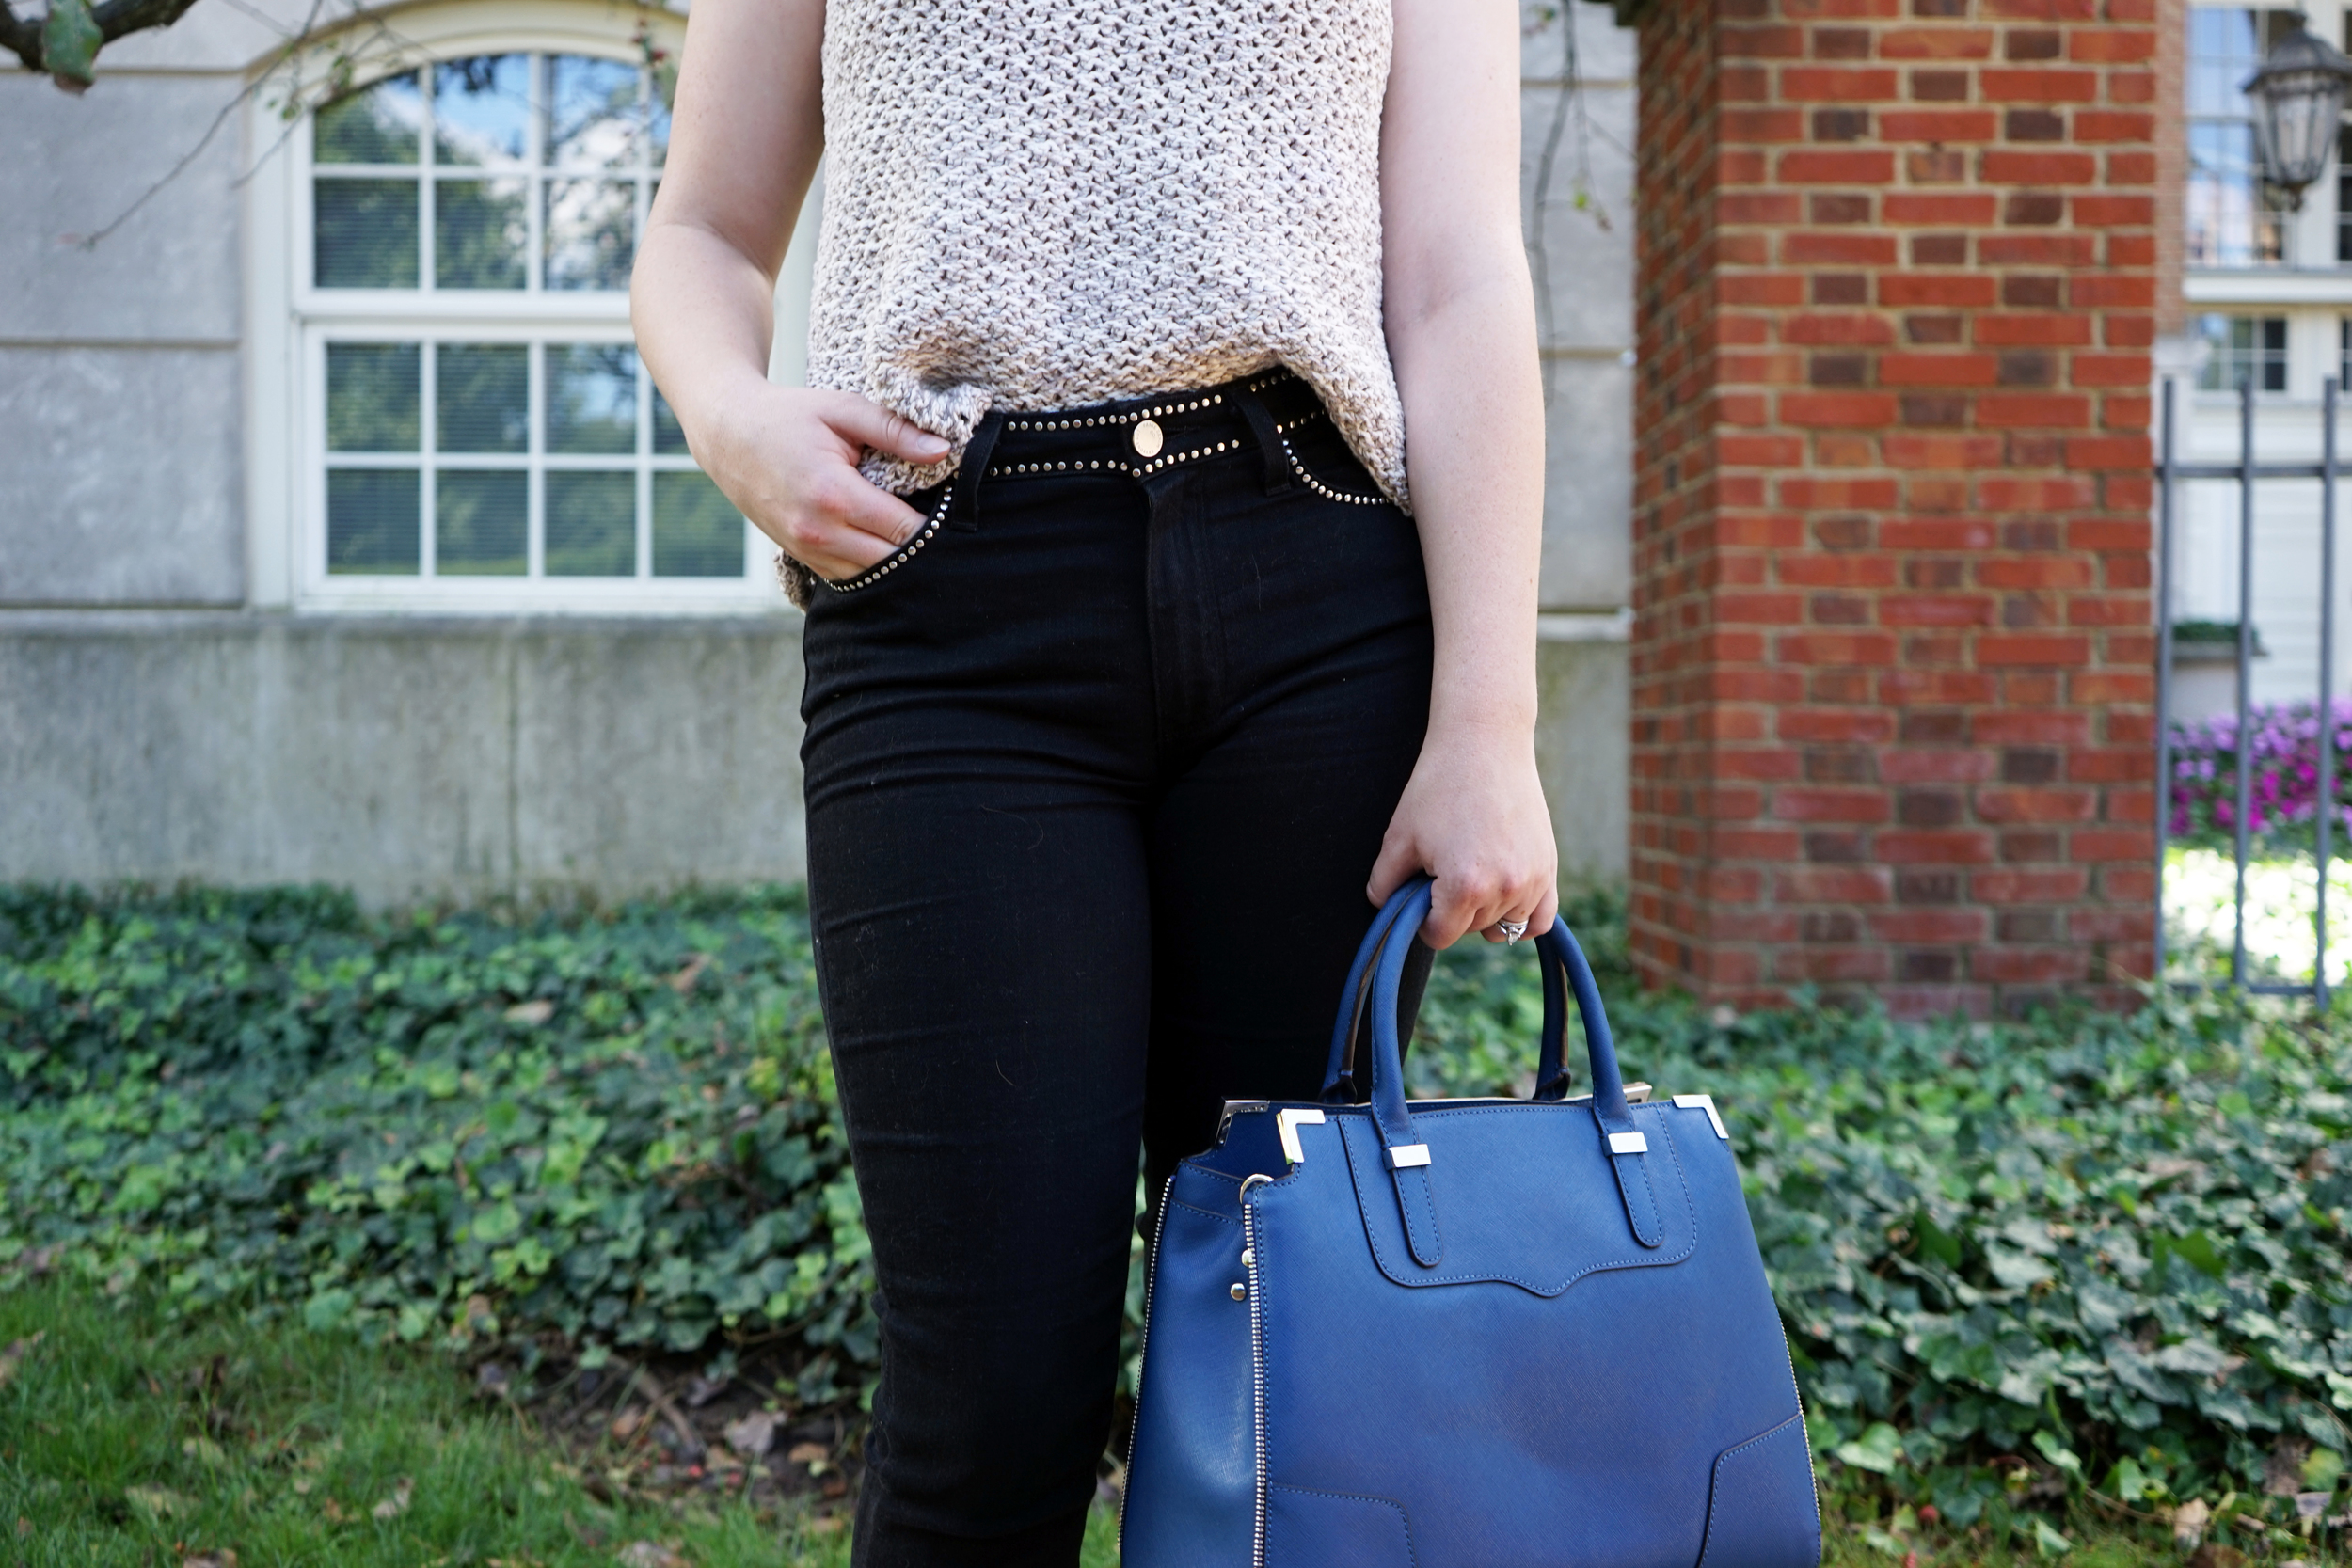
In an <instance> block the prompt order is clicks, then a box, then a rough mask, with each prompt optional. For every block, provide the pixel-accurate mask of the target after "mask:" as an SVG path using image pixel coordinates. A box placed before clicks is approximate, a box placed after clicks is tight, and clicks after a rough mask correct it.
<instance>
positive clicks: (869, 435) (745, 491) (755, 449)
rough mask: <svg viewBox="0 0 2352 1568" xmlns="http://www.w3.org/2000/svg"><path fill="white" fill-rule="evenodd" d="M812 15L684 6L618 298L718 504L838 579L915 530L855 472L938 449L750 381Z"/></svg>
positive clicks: (767, 310)
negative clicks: (640, 215) (882, 457)
mask: <svg viewBox="0 0 2352 1568" xmlns="http://www.w3.org/2000/svg"><path fill="white" fill-rule="evenodd" d="M824 26H825V6H824V0H697V3H696V4H695V6H694V8H693V12H692V15H691V17H690V18H689V19H688V22H687V24H686V49H685V53H684V55H683V57H682V58H681V59H680V61H679V69H678V85H677V103H676V110H675V115H674V116H673V118H672V121H671V131H670V152H669V159H668V163H667V165H666V166H665V167H664V169H663V171H662V178H661V191H660V196H659V197H658V198H656V200H655V202H654V206H653V213H652V215H651V216H650V217H649V218H648V219H647V222H646V226H645V241H644V245H642V246H640V247H639V249H638V252H637V267H636V273H635V276H634V277H632V279H631V280H630V283H629V319H630V320H631V322H632V323H633V324H634V325H635V326H636V329H637V347H638V352H639V353H641V354H643V355H644V359H645V365H646V368H647V369H648V370H650V371H651V372H653V378H654V381H655V382H656V383H657V384H658V385H659V386H660V388H661V391H662V395H663V396H664V397H666V398H668V399H669V402H670V406H671V408H672V409H674V410H675V412H676V414H677V417H678V424H679V426H680V427H681V428H682V429H683V430H684V431H685V433H686V443H687V446H688V447H689V448H690V449H691V451H693V453H694V460H695V461H696V462H697V463H700V464H701V465H702V467H703V469H704V471H705V472H707V473H708V474H709V475H710V477H711V478H712V479H713V480H715V481H717V483H718V485H719V488H720V489H722V490H723V491H725V492H726V494H727V498H728V499H730V500H732V501H734V502H735V504H736V505H738V506H739V507H741V508H742V509H743V513H744V515H746V516H748V517H750V518H751V520H752V521H753V522H754V523H755V524H756V525H757V526H758V527H759V529H760V530H761V531H763V532H765V533H766V534H767V535H768V536H769V537H770V538H771V539H773V540H775V542H776V543H777V544H778V545H780V546H783V547H784V549H785V550H786V551H787V552H788V553H789V554H791V555H793V556H794V557H796V558H798V559H799V560H801V561H803V562H806V563H807V564H808V565H809V566H811V567H813V568H814V569H815V570H816V571H817V572H818V573H819V574H820V575H822V576H825V577H829V578H844V577H852V576H855V575H856V574H857V573H858V572H860V571H863V570H864V569H865V568H866V567H868V566H870V565H872V564H873V563H874V562H877V561H880V560H882V558H883V557H885V556H887V555H888V554H889V553H890V552H891V551H892V550H893V549H895V548H896V547H897V546H898V545H899V544H900V543H901V542H903V541H904V540H905V539H906V538H907V537H908V536H909V535H911V534H912V533H913V532H914V530H915V528H916V527H917V526H919V524H920V522H921V518H920V517H919V515H917V514H916V513H915V512H914V509H913V508H911V507H909V506H908V505H907V504H906V503H905V502H903V501H901V500H899V499H898V498H896V497H895V496H890V495H886V494H884V493H883V492H882V491H880V490H878V489H876V488H875V487H874V486H873V485H871V484H869V483H866V480H865V478H864V477H863V476H861V475H860V474H859V473H858V471H857V463H858V460H859V458H860V457H861V456H862V455H863V454H864V449H866V448H868V447H872V448H876V449H878V450H880V451H886V452H889V453H891V454H893V455H894V456H898V457H904V458H910V459H913V460H914V461H916V462H936V461H938V460H939V459H940V458H942V457H944V456H946V451H947V443H946V442H945V441H943V440H941V439H940V438H939V437H937V436H930V435H928V434H927V433H925V432H923V431H920V430H917V429H915V428H914V426H913V425H911V424H909V423H907V421H906V420H902V419H900V418H899V417H898V416H897V415H895V414H891V413H888V412H886V411H884V410H882V409H881V408H879V407H877V406H875V405H874V404H872V403H869V402H868V401H866V399H865V398H862V397H859V396H857V395H856V394H854V393H850V392H818V391H807V390H803V389H798V388H780V387H775V386H771V385H770V383H769V381H768V350H769V345H770V341H771V339H772V338H773V337H774V335H775V315H774V298H775V287H776V272H777V269H778V268H780V267H782V266H783V265H784V253H785V249H786V247H787V245H790V244H791V241H792V223H793V219H794V218H795V217H796V216H797V215H798V214H799V213H800V209H801V200H802V198H803V197H805V196H806V195H807V194H808V186H809V181H810V180H811V179H812V178H813V177H814V176H815V174H816V172H817V161H818V157H819V155H820V154H821V153H822V152H823V150H824V119H823V108H822V94H821V91H820V78H819V68H818V56H819V50H820V47H821V45H822V43H823V39H824Z"/></svg>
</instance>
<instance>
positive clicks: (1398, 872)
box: [1364, 834, 1421, 904]
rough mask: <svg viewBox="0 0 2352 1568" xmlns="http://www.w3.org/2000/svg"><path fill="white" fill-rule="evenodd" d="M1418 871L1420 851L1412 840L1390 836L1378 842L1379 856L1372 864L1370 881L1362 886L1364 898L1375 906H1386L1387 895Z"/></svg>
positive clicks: (1419, 867)
mask: <svg viewBox="0 0 2352 1568" xmlns="http://www.w3.org/2000/svg"><path fill="white" fill-rule="evenodd" d="M1420 869H1421V850H1420V849H1419V848H1418V847H1416V846H1415V845H1414V843H1413V841H1412V839H1411V838H1409V837H1406V836H1405V835H1402V834H1391V835H1390V836H1388V837H1387V838H1384V839H1382V840H1381V841H1380V855H1379V858H1378V859H1376V860H1375V861H1374V862H1373V863H1372V880H1370V881H1369V882H1366V883H1365V884H1364V896H1365V897H1367V898H1369V899H1371V900H1372V901H1373V902H1374V903H1375V904H1386V903H1387V902H1388V901H1389V895H1391V894H1392V893H1394V892H1395V891H1396V890H1397V889H1398V888H1401V887H1403V886H1404V885H1405V879H1406V878H1407V877H1410V876H1411V875H1412V874H1413V873H1414V872H1416V871H1419V870H1420Z"/></svg>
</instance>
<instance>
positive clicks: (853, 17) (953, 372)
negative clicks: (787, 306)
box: [809, 0, 1405, 501]
mask: <svg viewBox="0 0 2352 1568" xmlns="http://www.w3.org/2000/svg"><path fill="white" fill-rule="evenodd" d="M1390 41H1391V19H1390V11H1389V0H965V3H961V4H949V3H947V0H831V3H830V6H829V8H828V13H827V17H826V23H825V43H824V93H825V134H826V149H827V153H826V170H825V199H824V207H825V214H824V226H823V233H822V236H821V239H820V242H819V245H818V261H817V287H816V297H815V300H814V303H813V307H812V312H811V321H810V334H809V338H810V342H809V379H810V382H811V384H812V385H816V386H819V387H829V388H840V389H845V390H850V391H856V392H861V393H864V394H865V395H866V396H868V397H871V398H873V399H874V400H875V401H877V402H878V403H880V404H882V405H883V406H885V407H888V408H892V409H894V410H896V411H898V413H901V414H903V415H905V416H906V417H907V418H908V419H910V420H914V422H915V423H916V424H919V425H921V426H923V427H924V428H926V429H929V430H932V431H936V432H938V433H939V434H941V435H943V436H947V437H948V438H949V439H950V440H951V441H953V442H954V443H956V446H957V448H958V450H959V451H961V445H962V443H963V441H964V440H965V439H966V438H967V437H969V436H970V435H971V433H972V431H973V430H974V428H975V427H976V426H977V424H978V422H979V420H980V418H981V416H982V415H983V414H985V413H986V411H987V410H988V409H989V408H990V407H991V406H1001V407H1005V408H1008V409H1030V410H1036V409H1050V408H1063V407H1073V406H1079V405H1083V404H1093V403H1101V402H1105V401H1108V400H1111V399H1115V398H1121V397H1130V396H1136V395H1140V394H1145V393H1150V392H1155V391H1163V390H1168V389H1171V388H1183V387H1196V386H1203V385H1208V384H1211V383H1215V382H1220V381H1224V380H1228V379H1231V378H1232V377H1234V376H1238V375H1244V374H1248V373H1249V372H1253V371H1257V370H1260V369H1263V368H1264V367H1266V366H1268V365H1272V364H1275V363H1281V364H1285V365H1288V366H1289V367H1290V368H1291V369H1292V370H1294V371H1295V372H1298V373H1299V374H1300V375H1302V376H1304V377H1305V378H1306V379H1307V380H1308V381H1309V382H1310V383H1311V384H1312V385H1313V386H1314V387H1315V388H1316V390H1317V391H1318V392H1320V393H1321V394H1322V397H1323V399H1324V402H1325V403H1326V404H1327V406H1328V407H1329V408H1330V410H1331V413H1332V417H1333V419H1334V420H1336V421H1337V423H1338V424H1339V427H1340V429H1341V430H1342V431H1343V433H1344V434H1345V435H1346V436H1347V438H1348V440H1349V443H1350V444H1351V446H1353V447H1354V448H1355V450H1356V451H1357V453H1358V455H1359V457H1361V458H1362V459H1363V461H1364V463H1365V465H1366V467H1369V468H1370V469H1371V471H1372V473H1373V475H1374V477H1375V479H1377V480H1378V481H1379V482H1380V483H1381V485H1382V486H1383V488H1385V489H1386V490H1388V491H1389V493H1390V494H1391V496H1392V497H1394V498H1395V499H1398V500H1400V501H1402V500H1403V499H1405V451H1404V448H1405V441H1404V416H1403V411H1402V408H1401V406H1400V404H1399V402H1398V399H1397V392H1396V383H1395V376H1394V373H1393V372H1392V370H1391V366H1390V362H1389V356H1388V350H1387V343H1386V339H1385V336H1384V335H1383V332H1382V328H1381V314H1380V190H1379V153H1380V113H1381V101H1382V97H1383V94H1384V92H1385V90H1386V86H1387V81H1388V71H1389V51H1390ZM949 461H950V462H951V463H952V461H953V459H952V458H951V459H950V460H949ZM945 467H946V466H945V465H943V466H941V467H931V468H928V469H919V470H918V469H914V468H911V467H903V466H899V465H894V464H884V463H881V462H877V463H875V464H874V465H873V466H871V467H869V470H868V471H869V473H870V474H871V475H872V477H874V478H875V479H877V480H878V481H879V482H881V483H884V484H887V485H888V486H889V487H891V488H892V489H895V490H900V491H905V490H910V489H914V488H918V487H919V486H920V485H922V484H923V483H928V482H930V481H932V480H935V479H937V478H938V477H939V476H940V475H941V474H942V472H944V471H945Z"/></svg>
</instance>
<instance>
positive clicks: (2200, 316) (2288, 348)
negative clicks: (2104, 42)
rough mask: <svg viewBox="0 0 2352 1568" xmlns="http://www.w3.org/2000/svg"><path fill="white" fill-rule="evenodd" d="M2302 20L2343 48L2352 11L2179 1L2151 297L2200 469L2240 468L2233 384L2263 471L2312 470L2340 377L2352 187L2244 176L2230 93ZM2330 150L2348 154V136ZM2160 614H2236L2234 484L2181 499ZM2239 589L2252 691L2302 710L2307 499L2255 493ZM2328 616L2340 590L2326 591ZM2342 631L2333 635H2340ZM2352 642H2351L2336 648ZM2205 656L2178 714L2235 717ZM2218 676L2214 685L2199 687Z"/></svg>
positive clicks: (2249, 170)
mask: <svg viewBox="0 0 2352 1568" xmlns="http://www.w3.org/2000/svg"><path fill="white" fill-rule="evenodd" d="M2297 14H2301V15H2303V16H2305V17H2306V18H2307V19H2308V25H2309V26H2310V28H2311V30H2312V32H2314V33H2316V34H2318V35H2319V36H2320V37H2322V38H2326V39H2330V40H2336V41H2337V42H2339V43H2343V42H2345V41H2352V7H2346V6H2344V5H2342V4H2340V3H2339V0H2315V3H2314V4H2312V5H2309V6H2305V7H2301V8H2288V7H2265V8H2249V7H2245V6H2236V5H2227V6H2224V5H2205V4H2201V3H2192V4H2190V5H2188V7H2187V8H2186V9H2185V13H2184V15H2183V17H2182V22H2181V30H2182V35H2183V38H2184V41H2185V49H2184V71H2183V79H2182V81H2181V84H2180V90H2181V96H2180V103H2181V105H2182V108H2183V111H2184V121H2185V138H2186V147H2185V178H2184V181H2183V186H2182V198H2181V202H2182V205H2181V214H2180V266H2181V284H2180V287H2179V289H2178V291H2177V292H2174V291H2170V290H2168V291H2167V296H2168V297H2167V298H2166V300H2165V301H2164V306H2163V309H2164V314H2165V325H2166V328H2167V331H2168V343H2167V348H2168V352H2167V353H2166V354H2165V355H2163V356H2160V360H2159V370H2160V372H2165V373H2169V374H2171V375H2174V376H2176V377H2177V378H2178V379H2179V384H2180V386H2179V392H2178V396H2179V398H2180V403H2179V413H2178V420H2179V431H2178V439H2179V443H2180V447H2179V450H2180V451H2182V453H2183V455H2184V456H2185V457H2188V458H2193V459H2196V460H2201V461H2220V462H2233V461H2235V459H2236V457H2237V452H2238V421H2239V417H2240V409H2239V404H2238V399H2237V396H2236V388H2238V387H2239V386H2240V385H2241V384H2243V383H2246V382H2249V381H2250V382H2251V383H2252V384H2253V388H2254V392H2255V399H2256V404H2257V407H2256V413H2255V420H2256V424H2257V436H2256V451H2257V453H2258V455H2259V456H2260V457H2262V458H2263V459H2264V460H2266V461H2289V460H2293V459H2296V458H2309V459H2312V460H2316V459H2317V458H2318V456H2319V451H2320V418H2319V413H2320V400H2321V394H2322V388H2323V385H2324V383H2325V382H2326V381H2327V380H2328V378H2329V377H2333V378H2335V380H2336V382H2337V384H2338V386H2340V387H2341V386H2343V385H2344V383H2345V382H2346V381H2347V380H2352V177H2348V176H2347V174H2346V171H2345V167H2346V166H2345V164H2344V160H2343V159H2342V158H2341V157H2339V159H2338V161H2337V163H2336V165H2335V166H2333V167H2331V168H2330V169H2329V170H2328V173H2327V175H2326V176H2325V177H2324V178H2322V179H2321V181H2320V182H2318V183H2317V184H2315V185H2313V186H2312V188H2311V189H2310V190H2308V191H2306V192H2305V193H2304V197H2303V203H2302V207H2301V208H2300V210H2299V211H2291V210H2289V209H2288V208H2287V207H2286V206H2285V205H2284V204H2283V203H2281V202H2280V201H2279V200H2278V199H2277V198H2275V197H2273V196H2272V195H2270V194H2269V193H2267V192H2266V191H2265V188H2264V187H2263V185H2262V184H2261V182H2260V181H2259V179H2258V178H2257V173H2258V168H2257V161H2256V158H2255V153H2254V141H2253V123H2252V121H2253V109H2252V106H2251V105H2250V104H2249V102H2248V101H2247V98H2246V95H2245V94H2244V93H2243V92H2242V91H2241V90H2240V88H2241V87H2242V86H2243V84H2244V83H2245V81H2246V78H2247V77H2248V75H2249V74H2250V73H2251V72H2252V71H2253V70H2254V67H2255V66H2256V65H2257V64H2258V63H2259V62H2260V59H2261V56H2262V55H2263V54H2264V52H2265V51H2266V50H2267V49H2268V48H2269V47H2270V45H2271V43H2272V42H2273V41H2274V40H2276V39H2278V38H2280V37H2281V36H2283V35H2284V34H2285V33H2286V32H2287V31H2288V30H2289V29H2290V27H2291V26H2292V24H2293V22H2294V19H2295V18H2296V15H2297ZM2343 140H2344V147H2343V150H2344V151H2347V152H2352V129H2347V130H2346V131H2345V132H2344V137H2343ZM2183 488H2184V494H2183V497H2182V500H2181V506H2180V520H2181V521H2180V526H2181V531H2180V534H2179V537H2178V541H2177V548H2178V555H2177V557H2176V564H2177V570H2178V573H2179V576H2178V579H2177V582H2176V586H2175V594H2174V598H2173V613H2174V614H2176V615H2178V616H2181V617H2183V618H2185V619H2187V620H2190V621H2199V622H2206V623H2217V624H2219V625H2217V626H2208V627H2207V628H2205V629H2206V630H2207V631H2208V632H2218V631H2219V630H2220V629H2221V626H2235V624H2236V623H2237V621H2238V618H2239V589H2240V576H2239V565H2238V558H2239V547H2240V542H2239V514H2238V499H2237V489H2236V486H2235V485H2234V484H2225V483H2214V482H2204V483H2191V484H2187V485H2185V486H2184V487H2183ZM2252 560H2253V570H2252V572H2251V574H2250V576H2251V581H2250V582H2249V583H2248V584H2247V585H2246V586H2247V587H2248V588H2249V589H2250V591H2251V600H2252V609H2253V615H2252V619H2253V623H2254V627H2255V631H2256V635H2257V637H2258V639H2259V642H2260V647H2261V653H2260V655H2259V657H2257V659H2256V661H2255V663H2254V666H2253V674H2252V678H2251V680H2250V682H2249V696H2250V697H2251V698H2252V699H2253V700H2254V701H2256V702H2292V701H2297V700H2309V699H2311V698H2312V696H2313V695H2315V693H2316V692H2317V690H2318V688H2319V656H2320V648H2319V629H2320V627H2319V622H2320V616H2319V608H2320V607H2319V582H2320V574H2319V487H2318V486H2317V485H2316V484H2315V483H2265V485H2263V486H2261V487H2260V488H2259V489H2258V491H2257V493H2256V512H2255V519H2254V546H2253V554H2252ZM2336 593H2337V607H2336V608H2337V614H2338V615H2339V616H2342V615H2343V614H2344V611H2345V610H2346V608H2347V607H2352V588H2347V587H2346V585H2344V583H2342V582H2339V583H2338V584H2337V589H2336ZM2340 624H2341V623H2340ZM2339 641H2340V643H2352V639H2340V640H2339ZM2213 649H2214V644H2213V643H2211V642H2205V643H2197V642H2190V643H2185V644H2184V645H2183V648H2182V652H2181V656H2180V658H2179V659H2177V660H2176V664H2178V665H2179V666H2180V667H2181V668H2182V669H2184V671H2185V672H2186V673H2188V678H2187V679H2186V680H2185V681H2184V682H2182V683H2180V684H2179V685H2178V686H2176V692H2177V693H2178V694H2179V696H2180V698H2181V699H2185V700H2182V701H2176V705H2175V713H2176V716H2179V717H2185V718H2196V717H2201V716H2202V715H2203V714H2204V713H2206V712H2211V711H2215V710H2217V709H2223V710H2233V709H2234V706H2235V683H2234V681H2233V679H2232V678H2230V676H2229V673H2228V667H2227V666H2216V665H2214V664H2213V663H2212V662H2211V660H2212V658H2213ZM2335 664H2336V668H2335V689H2336V690H2337V691H2338V692H2343V691H2344V690H2346V689H2347V685H2346V679H2347V676H2348V675H2352V646H2346V645H2340V646H2339V647H2338V648H2337V649H2336V652H2335ZM2209 670H2210V671H2213V672H2214V673H2213V674H2212V675H2207V674H2205V673H2204V672H2206V671H2209Z"/></svg>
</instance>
